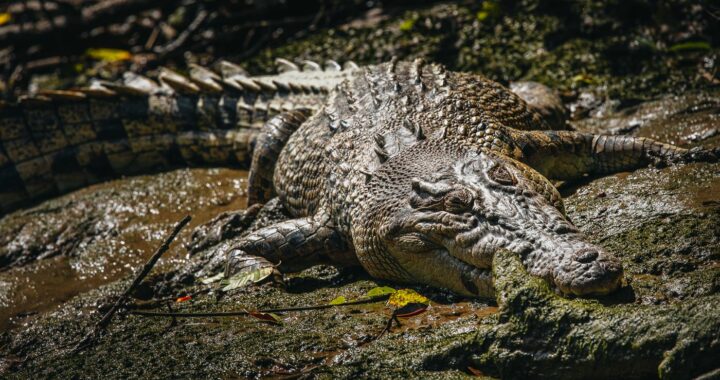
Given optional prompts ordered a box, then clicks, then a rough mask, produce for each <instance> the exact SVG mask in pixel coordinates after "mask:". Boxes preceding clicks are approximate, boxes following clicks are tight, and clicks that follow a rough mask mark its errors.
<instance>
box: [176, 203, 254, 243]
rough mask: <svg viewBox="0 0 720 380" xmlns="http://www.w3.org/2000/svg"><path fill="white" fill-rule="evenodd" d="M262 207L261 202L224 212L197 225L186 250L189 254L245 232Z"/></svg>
mask: <svg viewBox="0 0 720 380" xmlns="http://www.w3.org/2000/svg"><path fill="white" fill-rule="evenodd" d="M262 207H263V205H262V204H255V205H252V206H250V207H248V208H247V209H246V210H240V211H233V212H224V213H222V214H220V215H218V216H217V217H215V218H214V219H213V220H211V221H209V222H207V223H205V224H203V225H201V226H198V227H197V228H196V229H195V231H193V234H192V238H191V240H190V243H189V244H188V245H187V250H188V252H189V253H190V254H191V255H192V254H195V253H197V252H199V251H202V250H203V249H205V248H208V247H212V246H214V245H217V244H219V243H220V242H222V241H223V240H226V239H229V238H232V237H235V236H238V235H240V234H241V233H243V232H245V230H247V228H248V227H250V224H251V223H252V222H253V221H254V220H255V218H256V217H257V214H258V212H259V211H260V210H261V209H262Z"/></svg>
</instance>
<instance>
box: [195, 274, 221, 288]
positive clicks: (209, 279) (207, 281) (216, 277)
mask: <svg viewBox="0 0 720 380" xmlns="http://www.w3.org/2000/svg"><path fill="white" fill-rule="evenodd" d="M224 276H225V273H223V272H220V273H218V274H216V275H214V276H212V277H207V278H203V279H202V280H201V281H200V282H202V283H203V284H205V285H207V284H212V283H213V282H218V281H220V280H222V279H223V277H224Z"/></svg>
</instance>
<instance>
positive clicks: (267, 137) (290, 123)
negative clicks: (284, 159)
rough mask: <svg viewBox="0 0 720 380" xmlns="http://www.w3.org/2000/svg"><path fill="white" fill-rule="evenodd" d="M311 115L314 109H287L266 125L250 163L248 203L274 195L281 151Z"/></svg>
mask: <svg viewBox="0 0 720 380" xmlns="http://www.w3.org/2000/svg"><path fill="white" fill-rule="evenodd" d="M309 115H310V111H309V110H305V109H299V110H292V111H287V112H283V113H281V114H280V115H277V116H275V117H273V118H272V119H270V120H269V121H268V122H267V123H266V124H265V125H264V126H263V129H262V132H261V133H260V136H258V139H257V141H256V143H255V149H254V150H253V157H252V163H251V165H250V175H249V177H248V206H252V205H254V204H257V203H265V202H267V201H269V200H270V198H272V197H273V195H274V192H275V191H274V190H275V189H274V187H273V173H274V172H275V163H276V162H277V159H278V156H280V151H281V150H282V148H283V147H284V146H285V143H286V142H287V140H288V139H289V138H290V135H292V134H293V132H295V131H296V130H297V129H298V128H299V127H300V125H301V124H302V123H304V122H305V120H307V118H308V116H309Z"/></svg>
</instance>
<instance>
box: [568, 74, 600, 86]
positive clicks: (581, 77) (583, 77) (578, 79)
mask: <svg viewBox="0 0 720 380" xmlns="http://www.w3.org/2000/svg"><path fill="white" fill-rule="evenodd" d="M572 81H573V82H575V83H584V84H596V83H597V80H596V79H595V78H593V77H592V76H590V75H587V74H578V75H575V76H574V77H572Z"/></svg>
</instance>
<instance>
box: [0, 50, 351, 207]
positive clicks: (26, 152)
mask: <svg viewBox="0 0 720 380" xmlns="http://www.w3.org/2000/svg"><path fill="white" fill-rule="evenodd" d="M280 64H285V62H282V61H280ZM287 65H291V66H290V68H289V69H288V68H287V67H285V68H284V72H282V73H280V74H278V75H275V76H263V77H249V76H247V74H246V73H245V72H244V70H242V69H241V68H239V67H238V66H235V65H233V64H230V63H227V62H222V63H221V64H220V65H219V66H220V70H218V71H219V72H218V73H216V72H213V71H211V70H208V69H205V68H202V67H199V66H192V67H191V69H190V77H184V76H182V75H180V74H178V73H175V72H173V71H170V70H168V69H161V70H160V74H159V76H158V78H157V80H151V79H149V78H145V77H142V76H139V75H135V74H132V73H126V75H125V76H124V80H123V82H122V83H108V82H96V83H94V84H93V85H92V86H91V87H90V88H83V89H77V90H68V91H41V92H39V93H38V94H37V95H34V96H32V97H23V98H21V99H19V100H18V101H17V102H15V103H12V104H2V105H0V215H1V214H4V213H7V212H9V211H12V210H15V209H17V208H20V207H25V206H27V205H30V204H32V203H34V202H37V201H39V200H42V199H46V198H49V197H53V196H56V195H60V194H63V193H66V192H68V191H72V190H75V189H78V188H81V187H84V186H87V185H90V184H93V183H97V182H101V181H105V180H108V179H111V178H115V177H118V176H122V175H134V174H140V173H147V172H154V171H162V170H167V169H169V168H173V167H182V166H232V167H240V168H246V167H248V166H249V161H250V158H251V156H252V148H253V146H254V140H255V137H256V135H257V134H258V132H259V130H260V128H261V127H262V125H263V124H264V123H265V121H266V120H268V119H269V118H271V117H272V116H274V115H275V114H278V113H280V112H282V111H287V110H293V109H310V110H313V109H316V108H318V107H319V106H320V104H321V103H322V102H323V101H324V98H325V97H326V93H327V92H328V91H329V89H330V88H332V87H334V86H335V85H336V84H337V82H338V81H341V80H342V79H343V77H344V76H346V75H349V72H350V71H351V70H323V69H321V70H319V71H317V70H313V69H310V70H307V71H308V72H307V73H306V71H305V70H300V69H297V70H295V69H294V67H295V66H294V65H293V64H291V63H289V62H288V63H287ZM304 74H307V75H304Z"/></svg>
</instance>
